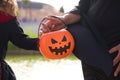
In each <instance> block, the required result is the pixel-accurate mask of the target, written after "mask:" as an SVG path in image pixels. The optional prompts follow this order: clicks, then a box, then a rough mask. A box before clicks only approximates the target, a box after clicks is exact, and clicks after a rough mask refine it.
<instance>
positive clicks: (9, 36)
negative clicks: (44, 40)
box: [0, 18, 38, 80]
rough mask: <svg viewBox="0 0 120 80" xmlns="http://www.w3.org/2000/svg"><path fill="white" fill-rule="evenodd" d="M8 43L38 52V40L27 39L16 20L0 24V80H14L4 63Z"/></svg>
mask: <svg viewBox="0 0 120 80" xmlns="http://www.w3.org/2000/svg"><path fill="white" fill-rule="evenodd" d="M8 41H11V42H12V43H13V44H15V45H16V46H18V47H20V48H23V49H27V50H38V38H29V37H28V36H27V35H25V34H24V33H23V29H22V28H21V27H20V25H19V23H18V21H17V19H16V18H13V19H12V20H10V21H8V22H6V23H3V24H0V65H1V68H0V69H2V80H16V77H15V75H14V72H13V71H12V69H11V68H10V66H9V65H8V64H7V63H6V62H5V61H4V59H5V56H6V51H7V47H8Z"/></svg>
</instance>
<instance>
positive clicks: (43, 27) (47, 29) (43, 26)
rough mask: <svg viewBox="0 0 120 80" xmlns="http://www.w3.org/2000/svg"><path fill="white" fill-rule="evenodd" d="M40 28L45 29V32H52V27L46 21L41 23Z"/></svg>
mask: <svg viewBox="0 0 120 80" xmlns="http://www.w3.org/2000/svg"><path fill="white" fill-rule="evenodd" d="M40 30H41V31H43V33H46V32H50V28H49V27H48V25H47V24H44V23H42V24H41V27H40Z"/></svg>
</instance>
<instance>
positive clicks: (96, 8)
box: [70, 0, 120, 48]
mask: <svg viewBox="0 0 120 80" xmlns="http://www.w3.org/2000/svg"><path fill="white" fill-rule="evenodd" d="M119 3H120V1H119V0H80V2H79V5H78V6H76V8H74V9H73V10H71V11H70V12H71V13H77V14H81V13H84V14H86V15H87V16H89V18H90V20H92V22H93V23H94V24H95V25H96V26H97V28H98V30H99V31H100V33H101V34H102V35H103V37H104V39H105V40H106V43H107V45H108V47H109V48H112V47H113V46H115V45H117V44H118V43H120V37H119V36H120V33H119V32H120V27H119V26H120V24H119V18H120V15H119V14H120V11H119V9H118V8H119V7H120V5H119ZM81 16H82V15H81Z"/></svg>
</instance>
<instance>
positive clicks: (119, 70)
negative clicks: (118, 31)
mask: <svg viewBox="0 0 120 80" xmlns="http://www.w3.org/2000/svg"><path fill="white" fill-rule="evenodd" d="M109 52H110V54H114V52H118V54H117V56H116V57H115V59H114V60H113V65H114V66H115V65H116V64H118V66H117V69H116V70H115V72H114V76H117V75H118V74H119V73H120V44H119V45H117V46H115V47H113V48H112V49H110V50H109Z"/></svg>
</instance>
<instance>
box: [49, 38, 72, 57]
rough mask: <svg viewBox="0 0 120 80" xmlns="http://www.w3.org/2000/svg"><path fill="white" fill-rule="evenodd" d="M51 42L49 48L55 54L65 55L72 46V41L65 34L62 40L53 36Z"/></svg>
mask: <svg viewBox="0 0 120 80" xmlns="http://www.w3.org/2000/svg"><path fill="white" fill-rule="evenodd" d="M51 43H52V44H51V46H49V49H50V51H51V52H52V53H55V55H58V54H60V55H63V54H65V53H67V51H68V50H69V49H70V47H71V42H70V41H68V40H67V38H66V36H63V38H62V40H55V39H53V38H52V39H51Z"/></svg>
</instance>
